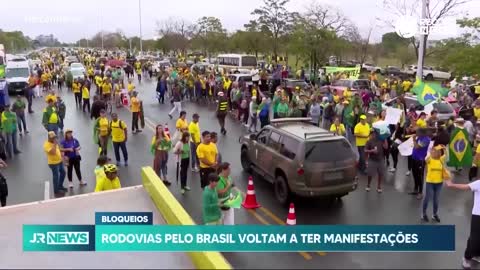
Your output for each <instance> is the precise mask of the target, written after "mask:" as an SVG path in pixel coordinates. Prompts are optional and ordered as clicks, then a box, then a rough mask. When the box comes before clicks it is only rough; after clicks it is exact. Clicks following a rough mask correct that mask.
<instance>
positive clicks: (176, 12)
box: [0, 0, 480, 42]
mask: <svg viewBox="0 0 480 270" xmlns="http://www.w3.org/2000/svg"><path fill="white" fill-rule="evenodd" d="M140 1H141V11H142V12H141V13H142V32H143V37H144V38H145V39H148V38H153V37H154V36H155V29H156V22H157V21H159V20H165V19H168V18H170V17H181V18H184V19H186V20H188V21H190V22H195V21H196V20H197V19H198V18H199V17H202V16H214V17H218V18H220V19H221V21H222V23H223V25H224V27H225V28H226V29H227V30H228V31H230V32H232V31H235V30H236V29H241V28H243V25H244V24H245V23H247V22H248V21H249V20H250V19H252V18H253V16H252V15H250V13H251V11H252V10H253V9H254V8H256V7H258V6H260V5H261V1H260V0H235V1H233V0H181V1H166V0H140ZM417 1H418V2H419V3H420V2H421V1H420V0H417ZM432 1H439V0H432ZM311 2H312V0H291V1H290V3H289V4H288V8H289V10H291V11H298V12H302V11H303V10H305V7H307V6H308V5H309V3H311ZM317 2H319V3H321V4H325V5H329V6H333V7H335V8H337V9H339V10H341V11H342V12H343V13H344V14H345V15H346V16H347V17H348V18H350V19H351V20H352V21H353V22H355V24H356V25H357V26H358V27H359V29H360V32H361V33H362V35H366V33H367V32H368V30H369V29H370V28H371V27H372V26H373V39H374V40H376V41H378V40H379V39H380V38H381V35H382V34H383V33H385V32H390V31H392V30H393V29H392V28H391V27H388V26H386V25H385V23H384V22H383V19H382V20H380V21H378V20H375V17H381V18H385V17H391V15H392V14H391V13H388V12H386V11H385V10H384V6H383V4H381V3H382V0H317ZM419 9H420V7H419ZM2 11H3V12H2V19H1V22H0V29H3V30H6V31H12V30H21V31H23V33H24V34H26V35H28V36H30V37H36V36H37V35H39V34H53V35H54V36H56V37H57V38H58V39H59V40H60V41H63V42H73V41H77V40H78V39H80V38H84V37H92V36H93V35H94V34H95V33H97V32H98V31H100V30H101V29H103V30H105V31H115V30H116V29H121V30H123V32H124V33H125V34H126V35H127V36H134V35H137V36H138V35H139V29H140V27H139V5H138V0H126V1H123V0H80V1H58V0H57V1H56V0H41V1H31V0H10V1H8V3H7V4H3V5H2ZM463 11H468V13H469V14H468V15H469V16H472V17H473V16H480V0H471V2H470V3H468V4H466V5H464V6H463V7H462V8H461V9H460V10H459V12H463ZM454 21H455V18H451V19H450V20H448V21H446V22H445V23H444V26H446V28H445V27H444V28H442V29H443V30H442V31H441V32H442V34H434V35H433V36H432V37H431V39H440V38H445V37H450V36H456V35H458V33H459V30H458V28H457V27H456V26H455V23H454Z"/></svg>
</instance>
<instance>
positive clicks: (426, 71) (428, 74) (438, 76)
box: [406, 65, 452, 81]
mask: <svg viewBox="0 0 480 270" xmlns="http://www.w3.org/2000/svg"><path fill="white" fill-rule="evenodd" d="M406 73H407V74H408V75H410V76H412V77H416V76H417V66H416V65H410V66H408V68H407V70H406ZM423 78H424V79H425V80H428V81H432V80H450V79H452V74H451V73H450V72H444V71H440V70H436V69H434V68H433V67H429V66H424V67H423Z"/></svg>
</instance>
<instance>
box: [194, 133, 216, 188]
mask: <svg viewBox="0 0 480 270" xmlns="http://www.w3.org/2000/svg"><path fill="white" fill-rule="evenodd" d="M197 157H198V160H199V161H200V185H201V187H202V189H203V188H205V187H206V186H207V185H208V175H209V174H210V173H214V172H215V168H216V166H217V162H216V161H217V147H216V146H215V145H214V144H212V143H211V141H210V132H208V131H204V132H203V133H202V143H201V144H199V145H198V147H197Z"/></svg>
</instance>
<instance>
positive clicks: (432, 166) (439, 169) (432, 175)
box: [425, 156, 445, 184]
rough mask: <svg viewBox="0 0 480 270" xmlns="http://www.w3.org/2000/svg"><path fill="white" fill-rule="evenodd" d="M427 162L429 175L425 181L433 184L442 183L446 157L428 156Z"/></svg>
mask: <svg viewBox="0 0 480 270" xmlns="http://www.w3.org/2000/svg"><path fill="white" fill-rule="evenodd" d="M425 162H426V167H427V176H426V177H425V181H426V182H427V183H432V184H440V183H442V182H443V166H444V162H445V157H444V156H442V157H441V158H440V159H433V158H431V157H427V159H426V160H425Z"/></svg>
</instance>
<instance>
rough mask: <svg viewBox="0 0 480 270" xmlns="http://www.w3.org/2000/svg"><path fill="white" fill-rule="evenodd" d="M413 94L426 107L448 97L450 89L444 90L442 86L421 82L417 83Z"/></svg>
mask: <svg viewBox="0 0 480 270" xmlns="http://www.w3.org/2000/svg"><path fill="white" fill-rule="evenodd" d="M412 92H413V93H414V94H415V95H416V96H417V100H418V102H420V104H422V105H424V106H425V105H427V104H428V103H430V102H433V101H435V100H438V99H440V98H441V97H444V96H447V95H448V89H446V88H442V86H441V85H439V84H435V83H425V82H423V81H419V80H417V81H415V84H414V86H413V89H412Z"/></svg>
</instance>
